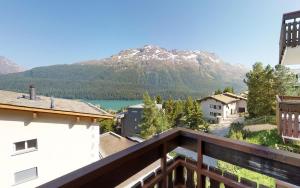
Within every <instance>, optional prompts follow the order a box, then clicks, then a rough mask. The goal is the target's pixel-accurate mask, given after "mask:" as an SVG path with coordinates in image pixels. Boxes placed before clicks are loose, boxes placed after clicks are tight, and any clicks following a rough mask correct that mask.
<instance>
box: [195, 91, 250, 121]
mask: <svg viewBox="0 0 300 188" xmlns="http://www.w3.org/2000/svg"><path fill="white" fill-rule="evenodd" d="M198 102H199V103H200V105H201V108H202V111H203V116H204V118H206V119H208V120H214V121H218V120H220V119H226V118H228V117H230V116H232V115H234V114H237V113H244V112H247V99H246V98H245V97H242V96H239V95H235V94H232V93H228V92H227V93H223V94H218V95H212V96H209V97H205V98H203V99H201V100H198Z"/></svg>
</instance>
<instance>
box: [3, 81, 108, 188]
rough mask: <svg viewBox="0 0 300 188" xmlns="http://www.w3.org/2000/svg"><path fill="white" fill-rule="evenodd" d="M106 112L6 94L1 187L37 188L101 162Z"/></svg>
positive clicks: (33, 93) (66, 102)
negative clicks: (101, 128)
mask: <svg viewBox="0 0 300 188" xmlns="http://www.w3.org/2000/svg"><path fill="white" fill-rule="evenodd" d="M107 118H112V116H111V115H110V114H108V113H106V112H105V111H103V110H101V109H98V108H96V107H94V106H92V105H89V104H87V103H84V102H81V101H75V100H66V99H57V98H50V97H44V96H37V95H36V91H35V88H34V87H31V88H30V94H29V95H28V94H22V93H16V92H10V91H2V90H0V132H1V137H0V161H1V168H0V176H1V181H0V187H16V188H18V187H36V186H38V185H41V184H43V183H46V182H49V181H50V180H52V179H55V178H57V177H60V176H62V175H64V174H67V173H69V172H71V171H74V170H76V169H78V168H81V167H83V166H85V165H88V164H90V163H93V162H95V161H97V160H99V159H100V157H99V147H98V145H99V125H98V123H97V122H98V120H99V119H107Z"/></svg>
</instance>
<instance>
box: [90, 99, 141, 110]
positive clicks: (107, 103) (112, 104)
mask: <svg viewBox="0 0 300 188" xmlns="http://www.w3.org/2000/svg"><path fill="white" fill-rule="evenodd" d="M87 102H89V103H92V104H94V105H100V107H101V108H103V109H106V110H115V111H117V110H120V109H122V108H125V107H127V106H131V105H136V104H140V103H142V102H143V101H142V100H87Z"/></svg>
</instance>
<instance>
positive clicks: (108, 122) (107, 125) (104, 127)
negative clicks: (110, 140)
mask: <svg viewBox="0 0 300 188" xmlns="http://www.w3.org/2000/svg"><path fill="white" fill-rule="evenodd" d="M114 126H115V121H114V120H112V119H105V120H102V121H100V133H101V134H103V133H106V132H109V131H114V128H115V127H114Z"/></svg>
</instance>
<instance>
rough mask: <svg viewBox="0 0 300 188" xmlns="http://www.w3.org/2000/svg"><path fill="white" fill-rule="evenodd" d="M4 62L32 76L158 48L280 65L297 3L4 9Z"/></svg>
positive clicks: (154, 0)
mask: <svg viewBox="0 0 300 188" xmlns="http://www.w3.org/2000/svg"><path fill="white" fill-rule="evenodd" d="M0 7H1V11H0V56H5V57H7V58H9V59H11V60H13V61H14V62H16V63H18V64H20V65H22V66H23V67H25V68H32V67H37V66H45V65H52V64H66V63H74V62H79V61H83V60H90V59H100V58H104V57H108V56H110V55H113V54H116V53H118V52H119V51H120V50H122V49H127V48H137V47H142V46H144V45H145V44H154V45H159V46H161V47H165V48H168V49H185V50H204V51H210V52H215V53H216V54H218V55H219V56H220V57H221V58H222V59H224V60H225V61H227V62H230V63H240V64H244V65H246V66H247V67H250V66H251V65H252V64H253V63H254V62H255V61H262V62H263V63H265V64H272V65H275V64H276V63H277V62H278V43H279V31H280V24H281V17H282V14H283V13H285V12H289V11H295V10H299V9H300V1H297V0H280V1H279V0H278V1H277V0H276V1H275V0H263V1H262V0H251V1H250V0H249V1H246V0H243V1H241V0H207V1H204V0H194V1H192V0H181V1H179V0H151V1H150V0H119V1H116V0H107V1H104V0H103V1H101V0H98V1H96V0H95V1H93V0H86V1H84V0H82V1H80V0H64V1H63V0H51V1H50V0H48V1H46V0H43V1H40V0H35V1H33V0H26V1H20V0H6V1H0Z"/></svg>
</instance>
